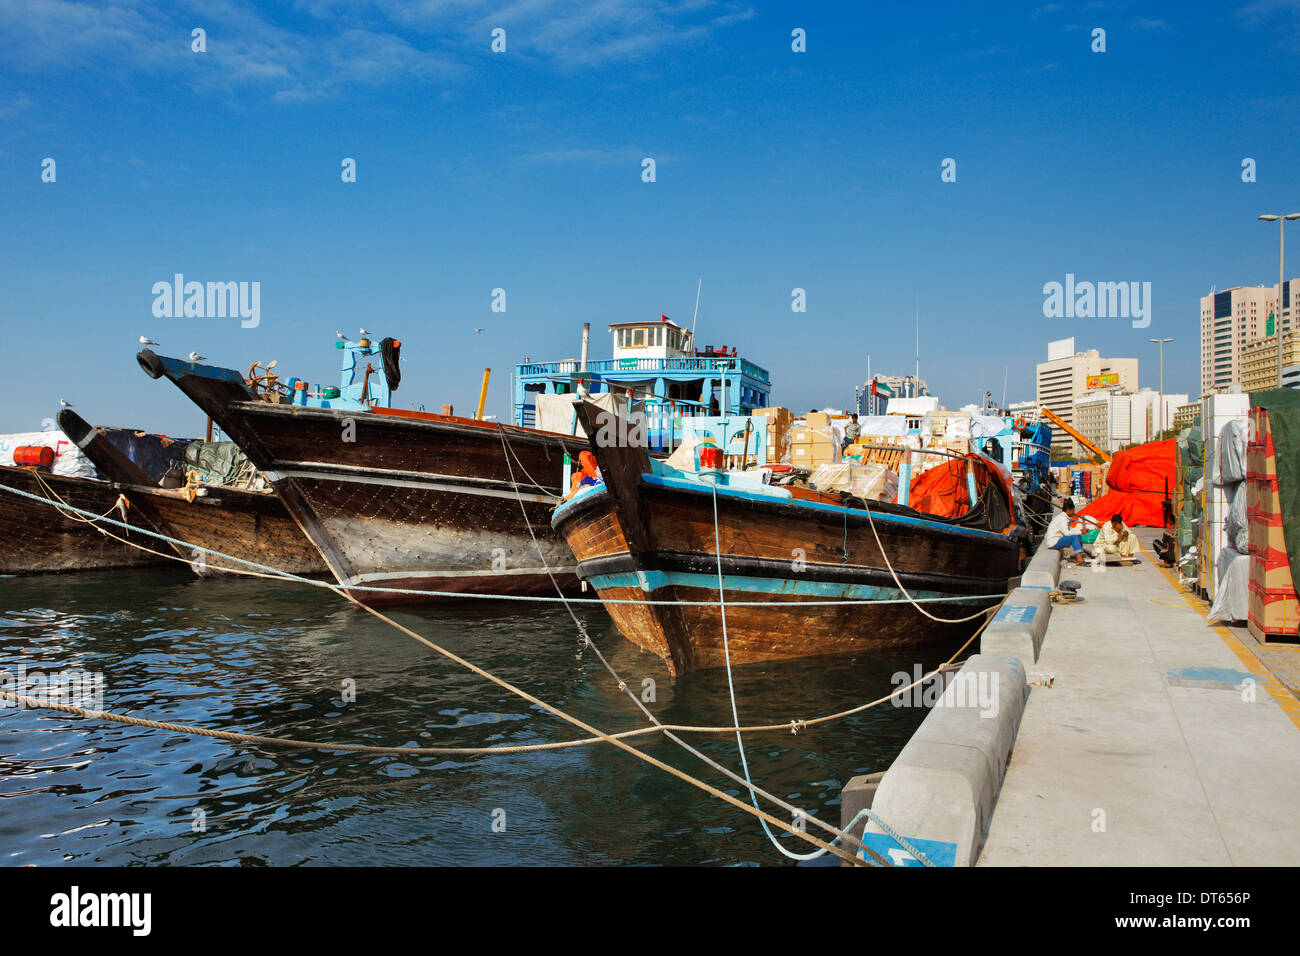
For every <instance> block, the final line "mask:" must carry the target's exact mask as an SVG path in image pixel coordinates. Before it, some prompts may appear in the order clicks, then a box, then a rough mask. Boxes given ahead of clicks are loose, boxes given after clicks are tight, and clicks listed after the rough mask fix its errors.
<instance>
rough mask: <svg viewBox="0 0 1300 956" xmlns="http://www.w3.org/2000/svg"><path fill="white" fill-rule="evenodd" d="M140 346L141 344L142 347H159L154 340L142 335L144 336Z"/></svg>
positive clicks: (141, 338) (141, 337)
mask: <svg viewBox="0 0 1300 956" xmlns="http://www.w3.org/2000/svg"><path fill="white" fill-rule="evenodd" d="M140 344H141V345H157V344H158V343H157V342H155V341H154V340H153V339H151V338H149V337H148V336H145V335H142V336H140Z"/></svg>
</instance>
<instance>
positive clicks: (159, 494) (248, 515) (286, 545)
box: [116, 485, 328, 577]
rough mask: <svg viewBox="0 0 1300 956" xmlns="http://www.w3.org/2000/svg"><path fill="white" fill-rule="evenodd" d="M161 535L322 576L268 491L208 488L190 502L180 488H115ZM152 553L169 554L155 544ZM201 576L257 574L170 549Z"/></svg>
mask: <svg viewBox="0 0 1300 956" xmlns="http://www.w3.org/2000/svg"><path fill="white" fill-rule="evenodd" d="M116 487H117V488H118V489H119V490H120V491H122V492H123V493H124V494H125V495H126V496H127V500H128V501H130V502H131V505H132V507H134V508H135V509H136V510H137V511H139V512H143V513H144V514H145V515H147V516H148V517H149V519H150V523H151V524H152V525H153V526H154V527H156V528H158V529H159V530H160V531H161V533H163V534H166V535H169V536H171V537H173V538H176V539H178V540H180V541H185V542H188V543H190V544H192V545H196V546H197V547H199V548H206V549H208V550H210V551H216V552H220V553H221V554H229V555H232V556H234V557H237V558H244V559H245V560H248V561H255V562H257V563H258V564H263V565H266V566H267V567H271V568H275V569H276V570H277V571H287V572H289V573H290V574H297V575H301V576H305V577H319V576H321V575H324V574H327V573H328V569H327V568H326V567H325V561H324V560H323V559H322V558H321V556H320V552H318V551H317V550H316V548H315V546H314V545H313V544H312V543H311V542H310V541H308V540H307V537H306V536H305V535H304V534H303V533H302V529H301V528H299V527H298V524H297V522H295V521H294V520H293V518H292V517H290V516H289V512H288V511H286V510H285V507H284V505H283V504H282V503H281V502H280V499H279V498H277V497H276V496H275V495H274V494H273V493H271V492H259V491H246V490H244V489H241V488H217V487H212V486H208V487H206V488H204V489H203V490H204V491H206V492H207V493H206V494H205V495H202V496H196V497H195V498H194V500H193V501H191V500H189V499H188V498H187V497H186V494H185V491H184V489H180V488H176V489H167V488H151V487H147V486H140V485H117V486H116ZM154 547H155V549H158V550H168V548H167V545H166V544H164V543H163V542H161V541H156V543H155V545H154ZM174 550H175V551H176V553H177V554H179V555H180V556H181V557H183V558H186V559H187V560H189V561H190V566H191V567H192V568H193V569H194V571H195V572H196V573H198V574H200V575H204V574H217V573H224V572H229V571H232V570H233V571H236V572H237V571H241V570H256V569H253V568H249V567H248V566H247V565H244V564H240V563H239V562H237V561H225V560H223V559H221V558H218V557H214V556H212V555H209V554H205V553H204V552H203V551H198V550H188V551H187V550H186V549H184V548H175V549H174Z"/></svg>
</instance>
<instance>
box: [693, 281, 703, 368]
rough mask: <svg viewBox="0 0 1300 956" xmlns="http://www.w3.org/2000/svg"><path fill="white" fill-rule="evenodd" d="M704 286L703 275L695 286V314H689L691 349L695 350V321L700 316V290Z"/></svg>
mask: <svg viewBox="0 0 1300 956" xmlns="http://www.w3.org/2000/svg"><path fill="white" fill-rule="evenodd" d="M702 288H704V276H700V281H699V282H698V283H697V284H696V286H695V314H694V315H693V316H691V351H692V352H694V351H695V322H696V320H697V319H699V317H700V290H701V289H702Z"/></svg>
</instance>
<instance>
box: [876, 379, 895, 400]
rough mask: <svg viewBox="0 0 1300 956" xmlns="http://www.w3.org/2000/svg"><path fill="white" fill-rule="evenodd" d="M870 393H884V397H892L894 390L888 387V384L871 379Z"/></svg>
mask: <svg viewBox="0 0 1300 956" xmlns="http://www.w3.org/2000/svg"><path fill="white" fill-rule="evenodd" d="M871 394H872V395H884V396H885V397H886V398H893V397H894V390H893V389H892V388H890V387H889V386H888V385H886V384H885V383H884V382H877V381H874V380H873V381H872V383H871Z"/></svg>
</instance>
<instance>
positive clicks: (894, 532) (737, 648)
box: [554, 476, 1019, 674]
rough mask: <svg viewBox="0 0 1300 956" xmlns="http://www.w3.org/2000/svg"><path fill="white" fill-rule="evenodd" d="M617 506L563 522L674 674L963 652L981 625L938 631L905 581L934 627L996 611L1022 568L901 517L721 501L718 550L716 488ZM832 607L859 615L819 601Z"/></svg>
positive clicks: (639, 640)
mask: <svg viewBox="0 0 1300 956" xmlns="http://www.w3.org/2000/svg"><path fill="white" fill-rule="evenodd" d="M618 497H619V496H616V495H615V494H612V493H611V492H610V490H609V489H608V488H607V487H604V486H598V487H597V488H596V489H593V490H589V491H586V492H584V493H583V494H582V495H580V496H579V497H577V498H575V499H574V500H572V501H570V502H568V503H566V504H565V505H564V506H563V507H562V508H560V509H557V511H556V514H555V516H554V523H555V526H556V528H557V530H559V531H560V532H561V533H562V534H563V535H564V537H565V539H566V540H567V541H568V542H569V545H570V546H571V547H572V549H573V551H574V553H575V555H577V557H578V562H579V563H578V575H579V577H580V578H581V579H582V580H584V581H587V582H589V583H590V584H591V585H592V586H593V587H594V588H595V590H596V593H597V594H598V595H599V596H600V597H601V598H602V600H604V601H605V602H606V603H605V607H606V609H607V610H608V612H609V614H610V616H611V617H612V618H613V619H614V622H615V624H616V625H617V626H618V628H619V631H620V632H621V633H622V634H623V636H624V637H626V638H627V639H628V640H630V641H632V642H633V643H635V644H637V645H639V646H640V647H642V648H644V649H646V650H648V651H651V652H652V653H655V654H657V655H658V656H659V657H661V658H663V659H664V660H665V661H666V662H667V664H668V666H669V668H670V670H671V671H672V672H673V673H677V674H680V673H684V672H686V671H690V670H696V669H701V668H709V667H718V666H722V665H724V664H725V663H726V662H727V660H728V652H729V659H730V663H731V664H733V665H743V664H749V663H759V662H770V661H777V660H784V659H790V658H795V657H809V656H823V655H825V656H830V655H858V654H874V653H890V652H893V651H896V650H898V649H902V648H906V647H909V646H914V645H922V644H926V643H931V642H944V641H947V642H956V641H960V640H962V639H964V638H966V637H969V636H970V635H971V634H972V633H973V632H974V630H975V628H976V627H978V624H979V620H978V619H977V620H973V621H966V622H960V623H948V622H941V621H934V620H931V619H930V618H928V617H927V616H925V615H924V614H922V613H921V611H919V610H917V608H916V607H915V606H914V605H913V604H912V603H911V602H910V601H909V600H908V598H907V596H906V595H904V594H903V591H902V589H900V587H899V582H901V583H902V585H903V587H905V588H906V589H907V592H908V594H910V595H911V597H912V598H914V599H916V601H917V602H919V603H920V604H921V605H922V606H923V607H925V608H926V610H927V611H929V612H930V613H931V614H933V615H935V616H936V617H940V618H946V619H953V618H961V617H967V616H969V615H971V614H975V613H977V612H978V611H979V610H981V609H983V608H988V607H991V606H993V605H995V604H997V603H998V602H999V601H1000V600H1001V597H1002V595H1004V594H1005V593H1006V591H1007V589H1008V586H1009V579H1010V578H1011V577H1012V576H1013V575H1015V574H1016V573H1017V568H1018V564H1019V545H1018V543H1017V542H1015V541H1013V540H1011V539H1010V538H1009V537H1008V536H1006V535H1001V534H994V533H991V532H985V531H975V530H968V529H954V528H951V527H947V526H944V525H941V524H938V523H935V522H929V521H926V520H923V519H919V518H906V517H903V516H900V515H896V514H887V513H884V512H878V513H875V514H874V515H873V516H872V517H871V518H868V515H867V513H866V512H865V511H863V510H860V509H851V508H843V507H838V506H833V505H828V504H809V503H804V502H795V501H792V500H789V499H775V498H766V497H763V496H759V495H748V494H745V493H733V492H729V491H719V492H718V494H717V496H716V504H717V526H716V527H717V531H716V538H715V525H714V510H713V509H714V496H713V494H712V493H711V492H710V491H709V490H707V489H689V490H688V489H683V488H682V487H677V486H674V484H673V483H672V482H667V481H663V480H661V479H655V478H653V477H650V476H642V477H641V478H640V480H639V481H638V482H637V486H636V491H635V495H634V496H633V498H632V501H633V503H632V504H631V506H630V507H628V506H621V505H620V502H619V501H618V500H617V499H618ZM623 497H626V496H623ZM872 521H874V523H875V529H876V533H878V534H879V538H880V545H877V543H876V535H875V534H873V532H872V529H871V522H872ZM630 522H635V523H637V524H638V525H639V527H638V528H637V529H636V532H635V533H633V534H629V533H628V530H629V523H630ZM882 546H883V555H882ZM719 552H720V554H721V562H719ZM884 555H887V556H888V559H889V562H890V563H892V565H893V572H892V573H891V571H890V569H889V567H888V565H887V564H886V562H885V557H884ZM719 563H721V572H722V574H721V582H722V588H721V592H722V595H723V598H724V601H725V603H726V604H727V607H726V647H725V649H724V641H723V615H722V611H721V610H720V608H719V607H718V594H719ZM895 573H896V574H897V576H898V581H895V579H894V574H895ZM620 601H627V602H646V601H655V602H670V603H665V604H653V605H651V604H645V603H618V602H620ZM832 601H851V602H853V603H849V604H832V603H816V602H832Z"/></svg>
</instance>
